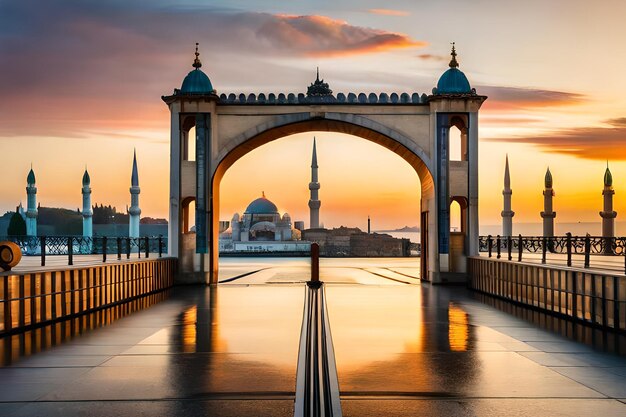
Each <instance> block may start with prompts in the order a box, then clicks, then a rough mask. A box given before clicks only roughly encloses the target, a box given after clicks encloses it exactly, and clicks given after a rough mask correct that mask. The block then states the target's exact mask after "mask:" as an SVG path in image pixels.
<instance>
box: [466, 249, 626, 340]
mask: <svg viewBox="0 0 626 417" xmlns="http://www.w3.org/2000/svg"><path fill="white" fill-rule="evenodd" d="M468 269H469V281H468V285H469V287H470V288H471V289H474V290H476V291H479V292H482V293H485V294H489V295H492V296H495V297H498V298H502V299H505V300H508V301H511V302H513V303H516V304H520V305H524V306H528V307H531V308H533V309H537V310H541V311H545V312H549V313H551V314H555V315H559V316H563V317H567V318H570V319H573V320H575V321H579V322H582V323H585V324H588V325H592V326H594V327H599V328H602V329H609V330H614V331H618V332H621V333H625V332H626V280H625V279H624V277H623V276H619V275H616V274H611V273H606V272H602V271H593V270H591V271H587V270H584V269H573V268H565V267H563V266H558V265H540V264H531V263H515V262H507V261H506V260H504V259H487V258H484V257H471V258H469V260H468Z"/></svg>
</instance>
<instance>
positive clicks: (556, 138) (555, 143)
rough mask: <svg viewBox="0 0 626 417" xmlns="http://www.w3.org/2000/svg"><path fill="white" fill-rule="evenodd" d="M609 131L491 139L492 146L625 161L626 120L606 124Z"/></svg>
mask: <svg viewBox="0 0 626 417" xmlns="http://www.w3.org/2000/svg"><path fill="white" fill-rule="evenodd" d="M605 123H606V124H608V125H609V126H610V127H583V128H576V129H561V130H556V131H553V132H551V133H547V134H545V135H537V136H523V137H507V138H490V139H485V140H487V141H491V142H505V143H526V144H532V145H535V146H537V147H539V149H540V150H542V151H545V152H555V153H560V154H564V155H570V156H574V157H577V158H583V159H599V160H611V161H616V160H621V161H626V146H624V144H626V118H624V117H622V118H618V119H610V120H606V121H605Z"/></svg>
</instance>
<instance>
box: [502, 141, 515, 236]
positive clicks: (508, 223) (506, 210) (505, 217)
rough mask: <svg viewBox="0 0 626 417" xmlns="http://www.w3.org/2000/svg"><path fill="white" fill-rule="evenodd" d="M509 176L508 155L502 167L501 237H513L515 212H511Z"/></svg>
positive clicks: (511, 192)
mask: <svg viewBox="0 0 626 417" xmlns="http://www.w3.org/2000/svg"><path fill="white" fill-rule="evenodd" d="M512 194H513V191H512V190H511V176H510V174H509V155H508V154H507V155H506V163H505V165H504V190H502V195H503V198H504V207H503V210H502V236H504V237H509V236H513V216H514V215H515V212H514V211H512V210H511V195H512Z"/></svg>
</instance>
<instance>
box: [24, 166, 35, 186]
mask: <svg viewBox="0 0 626 417" xmlns="http://www.w3.org/2000/svg"><path fill="white" fill-rule="evenodd" d="M26 182H27V183H28V184H35V173H34V172H33V169H32V168H31V169H30V172H29V173H28V177H26Z"/></svg>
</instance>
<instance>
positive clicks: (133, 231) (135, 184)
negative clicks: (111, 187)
mask: <svg viewBox="0 0 626 417" xmlns="http://www.w3.org/2000/svg"><path fill="white" fill-rule="evenodd" d="M139 192H140V189H139V174H138V173H137V151H134V152H133V174H132V176H131V177H130V208H129V209H128V215H129V216H128V217H129V221H128V236H129V237H139V215H140V214H141V209H140V208H139Z"/></svg>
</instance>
